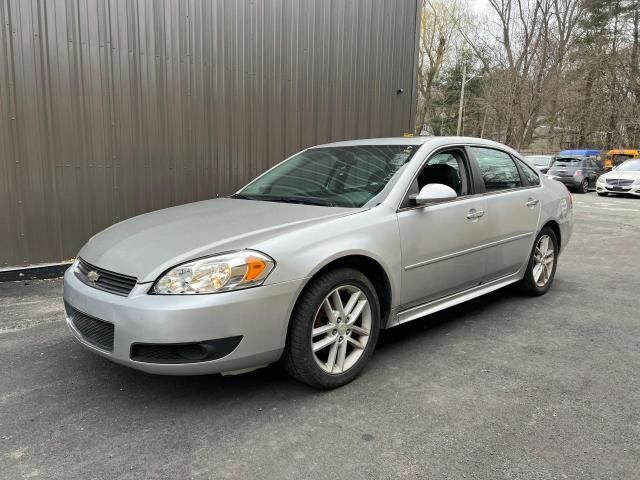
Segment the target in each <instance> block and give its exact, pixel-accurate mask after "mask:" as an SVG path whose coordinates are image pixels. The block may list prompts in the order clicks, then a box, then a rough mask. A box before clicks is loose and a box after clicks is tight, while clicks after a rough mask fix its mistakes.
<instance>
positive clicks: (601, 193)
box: [598, 192, 609, 197]
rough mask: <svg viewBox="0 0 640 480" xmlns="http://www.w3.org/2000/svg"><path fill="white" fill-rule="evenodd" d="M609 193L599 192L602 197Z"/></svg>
mask: <svg viewBox="0 0 640 480" xmlns="http://www.w3.org/2000/svg"><path fill="white" fill-rule="evenodd" d="M607 195H609V193H607V192H598V196H600V197H606V196H607Z"/></svg>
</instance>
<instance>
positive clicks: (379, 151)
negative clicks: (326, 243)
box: [233, 145, 419, 208]
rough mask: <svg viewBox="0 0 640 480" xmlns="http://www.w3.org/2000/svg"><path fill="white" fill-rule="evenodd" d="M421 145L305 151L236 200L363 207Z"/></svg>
mask: <svg viewBox="0 0 640 480" xmlns="http://www.w3.org/2000/svg"><path fill="white" fill-rule="evenodd" d="M418 148H419V145H359V146H344V147H320V148H312V149H309V150H306V151H304V152H301V153H299V154H297V155H295V156H293V157H291V158H290V159H288V160H287V161H286V162H283V163H281V164H280V165H278V166H277V167H275V168H273V169H272V170H270V171H268V172H267V173H265V174H264V175H262V176H261V177H259V178H257V179H256V180H254V181H253V182H251V183H250V184H249V185H247V186H246V187H245V188H243V189H242V190H240V191H239V192H238V193H236V194H235V195H233V198H241V199H247V200H264V201H272V202H285V203H303V204H310V205H325V206H331V207H333V206H335V207H352V208H359V207H362V206H363V205H365V204H366V203H367V202H369V201H370V200H372V199H373V198H374V197H375V196H376V195H378V194H379V193H380V192H381V191H382V189H383V188H384V187H385V186H386V185H387V184H388V183H389V181H390V180H391V179H392V178H393V177H394V176H395V175H396V173H397V172H398V170H400V169H401V168H402V167H403V166H404V165H406V164H407V162H409V160H411V157H413V155H414V153H415V152H416V151H417V150H418Z"/></svg>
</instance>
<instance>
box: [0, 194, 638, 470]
mask: <svg viewBox="0 0 640 480" xmlns="http://www.w3.org/2000/svg"><path fill="white" fill-rule="evenodd" d="M574 199H575V211H576V229H575V232H574V237H573V238H572V240H571V242H570V244H569V245H568V247H567V250H566V251H565V253H564V254H563V255H562V256H561V257H560V263H559V267H558V271H557V276H556V279H555V283H554V286H553V288H552V289H551V291H550V292H549V293H548V294H547V295H545V296H543V297H540V298H535V299H533V298H524V297H520V296H518V295H517V294H516V293H514V292H513V291H511V290H504V291H499V292H495V293H494V294H491V295H489V296H487V297H484V298H482V299H478V300H475V301H473V302H471V303H469V304H467V305H464V306H459V307H455V308H453V309H449V310H447V311H444V312H441V313H439V314H437V315H435V316H431V317H427V318H425V319H422V320H419V321H417V322H414V323H412V324H409V325H406V326H402V327H398V328H397V329H394V330H390V331H388V332H385V334H384V335H383V337H382V339H381V342H380V344H379V348H378V350H377V352H376V355H374V358H373V361H372V362H371V364H370V365H369V367H368V368H367V369H366V370H365V372H364V374H363V375H362V376H361V377H360V378H359V379H357V380H356V381H355V382H353V383H352V384H350V385H348V386H346V387H344V388H341V389H338V390H334V391H330V392H318V391H315V390H312V389H309V388H307V387H305V386H303V385H300V384H297V383H296V382H294V381H293V380H291V379H289V378H287V377H286V376H285V375H284V374H283V373H282V372H281V371H280V370H279V369H277V368H275V367H273V368H268V369H265V370H260V371H257V372H254V373H251V374H247V375H243V376H238V377H220V376H206V377H191V378H185V377H159V376H151V375H147V374H144V373H140V372H137V371H134V370H130V369H127V368H124V367H120V366H118V365H115V364H112V363H110V362H108V361H106V360H104V359H102V358H100V357H97V356H95V355H92V354H91V353H89V352H87V351H85V350H84V349H83V348H82V347H80V346H79V345H78V344H77V343H76V342H75V341H74V340H72V338H71V337H70V335H69V334H68V332H67V330H66V326H65V325H64V321H63V309H62V299H61V295H62V284H61V281H60V280H59V279H55V280H43V281H32V282H29V283H28V284H25V283H21V282H15V283H0V311H1V312H2V315H0V369H1V370H0V371H1V375H0V478H2V479H10V480H16V479H21V478H44V479H65V480H72V479H82V480H86V479H94V478H95V479H135V480H140V479H141V478H143V479H147V478H148V479H155V478H162V479H164V478H192V479H224V478H264V479H272V478H273V479H283V478H296V479H297V478H305V479H307V478H308V479H315V478H318V479H327V478H351V479H365V478H366V479H371V478H390V479H391V478H393V479H396V478H438V479H442V478H447V479H458V478H460V479H462V478H469V479H470V478H480V479H502V478H505V479H507V478H508V479H513V478H527V479H555V478H558V479H562V478H575V479H586V478H594V479H596V478H597V479H605V478H606V479H614V478H619V479H632V478H640V473H639V472H640V406H639V404H640V373H639V372H640V332H639V329H638V326H639V322H640V314H639V313H638V310H639V309H638V307H639V306H640V305H639V301H638V298H639V293H638V292H639V291H638V288H639V287H640V268H639V267H640V262H639V260H640V199H630V198H599V197H597V196H596V195H595V193H590V194H587V195H575V196H574Z"/></svg>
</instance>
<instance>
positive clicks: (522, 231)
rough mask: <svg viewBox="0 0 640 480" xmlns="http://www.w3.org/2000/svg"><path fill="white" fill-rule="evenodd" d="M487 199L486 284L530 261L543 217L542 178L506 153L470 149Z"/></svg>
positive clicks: (485, 148) (484, 149)
mask: <svg viewBox="0 0 640 480" xmlns="http://www.w3.org/2000/svg"><path fill="white" fill-rule="evenodd" d="M469 150H470V152H471V156H472V160H473V161H474V162H475V163H476V166H477V169H478V171H479V172H480V175H481V177H482V183H483V186H484V191H485V198H486V200H487V212H486V217H487V228H488V233H487V243H486V249H485V255H486V267H485V270H486V274H485V278H484V280H483V283H487V282H490V281H492V280H495V279H498V278H501V277H505V276H507V275H509V274H513V273H515V272H517V271H518V270H519V269H520V268H521V267H522V266H523V265H524V263H525V262H526V261H527V259H528V258H529V252H530V251H531V247H532V245H533V240H534V237H535V234H536V231H537V228H538V221H539V218H540V200H541V198H540V197H541V195H540V191H541V188H540V178H539V176H538V174H537V173H536V172H534V171H533V169H531V168H530V167H529V166H528V165H526V164H525V163H524V162H521V161H520V160H518V159H514V158H512V157H511V155H510V154H509V153H507V152H505V151H502V150H499V149H495V148H488V147H470V148H469Z"/></svg>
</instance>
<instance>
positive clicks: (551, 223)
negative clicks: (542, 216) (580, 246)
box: [540, 220, 562, 250]
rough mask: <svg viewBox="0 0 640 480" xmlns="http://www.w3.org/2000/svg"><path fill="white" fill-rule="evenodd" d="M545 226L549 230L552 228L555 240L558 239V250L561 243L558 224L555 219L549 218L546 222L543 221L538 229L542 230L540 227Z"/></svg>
mask: <svg viewBox="0 0 640 480" xmlns="http://www.w3.org/2000/svg"><path fill="white" fill-rule="evenodd" d="M545 227H549V228H550V229H551V230H553V233H555V234H556V240H557V241H558V250H560V248H561V245H562V234H561V233H560V224H559V223H558V222H556V221H555V220H549V221H548V222H547V223H545V224H544V225H543V226H542V228H541V229H540V231H542V229H543V228H545Z"/></svg>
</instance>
